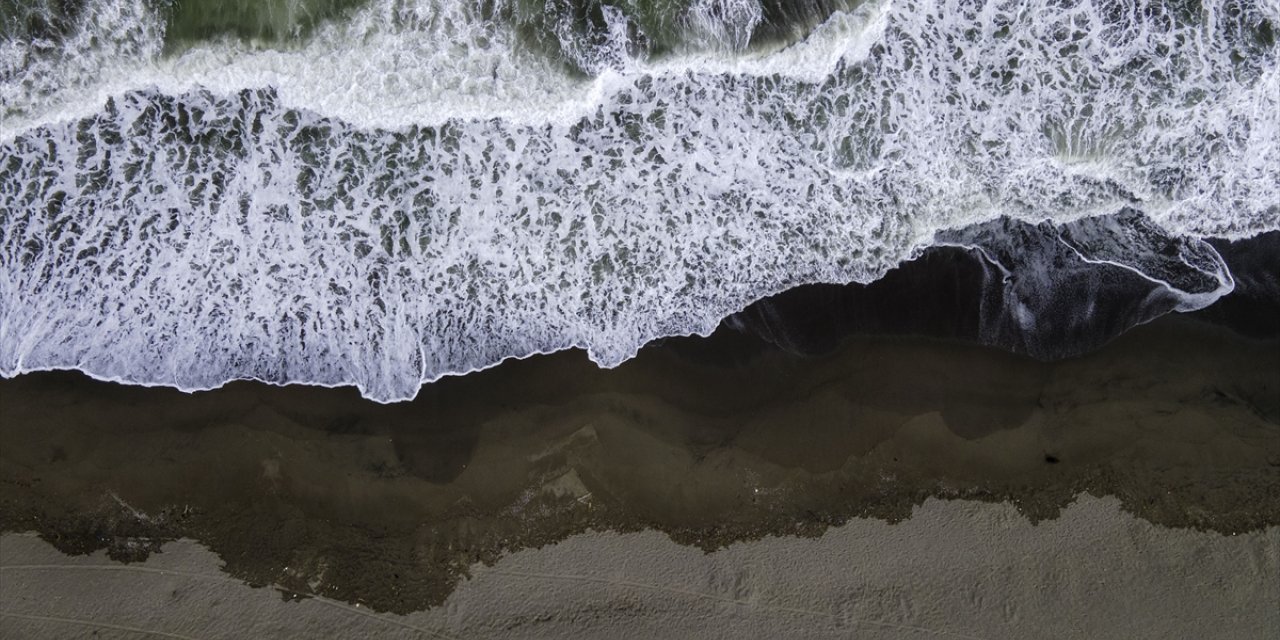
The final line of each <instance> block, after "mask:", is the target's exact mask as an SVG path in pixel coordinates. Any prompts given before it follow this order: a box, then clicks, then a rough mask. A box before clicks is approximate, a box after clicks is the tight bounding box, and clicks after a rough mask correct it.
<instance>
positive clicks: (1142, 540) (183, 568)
mask: <svg viewBox="0 0 1280 640" xmlns="http://www.w3.org/2000/svg"><path fill="white" fill-rule="evenodd" d="M0 548H2V551H0V563H2V568H0V570H2V572H3V573H2V574H0V575H3V580H4V589H3V595H2V596H0V610H2V611H3V613H4V617H3V618H0V622H2V623H3V626H4V629H5V635H6V637H9V638H14V639H18V638H52V637H62V638H74V637H107V638H111V637H121V638H127V637H142V636H144V635H148V634H150V635H152V636H158V637H172V638H208V639H213V638H243V637H286V636H287V637H301V638H328V637H385V638H557V637H575V638H657V637H667V638H689V637H704V638H777V637H808V638H827V637H829V638H848V637H858V638H1090V639H1102V638H1125V639H1130V638H1241V639H1243V638H1258V639H1265V638H1274V637H1276V635H1275V634H1276V629H1280V606H1278V605H1280V527H1270V528H1267V529H1266V530H1263V531H1256V532H1253V533H1248V534H1241V535H1235V536H1224V535H1220V534H1216V533H1202V532H1196V531H1190V530H1169V529H1164V528H1161V527H1159V526H1156V525H1152V524H1150V523H1147V522H1145V521H1142V520H1140V519H1137V518H1135V517H1133V516H1131V515H1128V514H1126V513H1124V512H1122V511H1121V509H1120V508H1119V502H1118V501H1117V500H1115V499H1098V498H1093V497H1087V496H1086V497H1084V498H1082V499H1081V500H1079V501H1078V502H1076V503H1075V504H1073V505H1071V506H1070V507H1068V508H1067V509H1065V510H1064V511H1063V513H1062V515H1061V517H1059V518H1057V519H1055V520H1052V521H1048V522H1043V523H1041V524H1039V525H1032V524H1031V523H1030V522H1028V521H1027V519H1026V518H1024V517H1022V516H1021V515H1019V514H1018V512H1017V510H1016V509H1014V508H1013V507H1012V506H1010V505H1007V504H991V503H981V502H971V501H940V500H929V501H927V502H925V503H924V504H923V505H922V506H921V507H919V508H918V509H916V511H915V513H914V515H913V516H912V517H911V518H910V519H908V520H906V521H904V522H901V523H898V524H887V523H885V522H883V521H880V520H875V519H855V520H853V521H851V522H849V523H848V524H845V525H843V526H840V527H836V528H833V529H831V530H829V531H828V532H827V533H826V534H824V535H823V536H821V537H819V538H816V539H800V538H793V537H782V538H774V537H770V538H765V539H763V540H759V541H754V542H746V543H737V544H733V545H730V546H729V547H728V548H725V549H723V550H721V551H718V552H714V553H710V554H708V553H703V552H701V551H699V550H697V549H693V548H690V547H686V546H682V545H679V544H676V543H674V542H672V541H671V540H670V539H669V538H667V537H666V536H664V535H662V534H660V533H655V532H642V533H630V534H616V533H589V534H582V535H577V536H573V537H571V538H569V539H567V540H564V541H562V542H559V543H556V544H553V545H550V546H548V547H545V548H542V549H537V550H525V551H520V552H517V553H515V554H512V555H510V556H508V557H506V558H503V559H502V560H500V561H499V562H497V563H496V564H495V565H493V566H492V567H475V568H474V572H473V577H472V578H471V579H470V580H467V581H465V582H463V583H462V585H461V586H460V587H459V588H458V589H457V590H456V591H455V592H454V593H453V594H452V595H451V596H450V597H449V599H448V600H447V601H446V603H445V604H444V606H443V607H440V608H436V609H432V610H429V611H426V612H418V613H413V614H409V615H407V616H402V615H395V614H388V613H374V612H371V611H369V610H368V609H367V608H364V607H356V606H352V605H349V604H345V603H340V602H336V601H333V600H328V599H318V598H312V599H304V600H300V601H288V600H286V599H284V598H282V597H281V596H280V594H279V593H277V592H276V591H273V590H271V589H266V588H260V589H254V588H251V587H249V586H246V585H245V584H243V583H241V582H240V581H238V580H235V579H231V578H228V577H227V576H226V575H225V574H223V573H222V572H221V571H219V561H218V558H217V556H215V555H214V554H213V553H211V552H210V551H208V550H207V549H205V548H203V547H202V546H200V545H199V544H197V543H194V542H191V541H187V540H182V541H177V542H173V543H170V544H168V545H165V547H164V552H163V553H159V554H154V555H152V556H151V557H150V558H149V559H148V560H147V561H145V562H141V563H135V564H129V565H121V564H118V563H115V562H112V561H111V560H108V559H107V558H105V557H104V555H103V554H102V553H97V554H94V555H91V556H82V557H67V556H64V555H63V554H61V553H58V552H57V551H56V550H54V549H53V548H51V547H50V546H48V545H47V544H45V543H44V542H41V541H40V540H38V539H36V538H35V537H33V536H30V535H23V534H8V535H6V536H5V537H4V538H2V539H0Z"/></svg>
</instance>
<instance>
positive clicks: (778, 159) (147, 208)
mask: <svg viewBox="0 0 1280 640" xmlns="http://www.w3.org/2000/svg"><path fill="white" fill-rule="evenodd" d="M460 4H467V3H460ZM702 5H706V6H708V7H715V6H723V9H722V10H717V11H718V13H717V11H710V10H709V11H708V13H706V14H705V16H715V15H720V14H724V15H725V16H727V19H731V20H733V21H734V22H732V24H731V25H729V26H726V27H725V29H726V30H725V31H724V33H725V34H731V32H732V30H733V29H741V28H743V27H742V25H744V24H749V23H751V20H754V18H750V16H748V17H747V18H743V15H745V14H742V13H741V12H740V11H738V10H737V9H735V7H738V8H740V7H745V6H747V5H746V4H742V3H736V2H735V3H729V2H724V3H716V2H713V3H702V4H700V5H698V6H702ZM443 6H444V5H439V6H438V5H434V4H412V3H409V2H407V1H398V2H393V3H382V4H375V5H372V6H371V7H370V8H369V9H367V10H366V11H365V12H363V13H359V14H356V15H355V16H353V17H352V18H351V19H350V20H349V21H347V22H344V23H342V24H333V25H329V26H327V27H323V28H318V31H317V34H316V35H315V36H314V37H313V38H312V39H311V40H308V41H307V43H305V45H300V46H299V47H298V48H294V49H288V50H283V51H277V50H264V49H253V48H246V46H245V45H243V44H237V43H232V42H222V43H221V44H218V43H212V44H206V45H201V47H197V48H196V49H193V50H191V51H188V52H187V53H185V54H182V55H181V56H178V57H176V58H164V57H155V56H152V57H148V56H149V55H150V54H145V55H144V54H139V55H140V56H141V59H143V60H144V61H143V62H139V63H138V66H137V69H136V73H135V72H133V71H129V68H128V64H127V63H121V64H122V65H123V66H122V67H120V68H119V69H117V71H113V72H111V73H104V74H99V75H100V76H101V77H91V76H90V75H88V72H84V74H85V75H81V76H76V75H75V74H77V73H81V72H80V71H76V70H75V69H70V70H62V71H58V72H56V73H63V74H65V75H64V76H57V75H56V73H55V72H53V71H49V72H48V73H50V74H54V75H53V76H50V77H55V79H56V82H55V81H52V80H51V81H50V84H48V85H47V86H46V85H40V86H41V87H43V88H27V85H22V86H19V87H18V88H17V89H14V88H13V87H14V86H17V85H15V84H14V83H19V84H21V83H24V82H28V81H29V79H30V78H29V77H28V76H30V74H29V73H28V72H26V71H23V69H27V68H28V67H22V66H21V65H19V66H18V67H17V68H18V69H19V70H18V71H17V72H16V73H15V72H11V71H7V72H6V76H5V78H4V79H3V82H4V83H5V85H4V87H5V88H4V91H5V93H4V94H3V95H4V96H5V100H6V104H5V105H4V109H5V111H4V113H5V114H6V116H5V117H6V121H5V131H4V137H3V142H0V216H3V217H2V218H0V222H2V224H0V233H2V234H3V235H0V259H2V262H3V268H2V269H0V373H3V374H4V375H15V374H17V373H20V372H22V371H28V370H33V369H43V368H72V367H73V368H78V369H81V370H84V371H87V372H90V373H93V374H95V375H98V376H102V377H108V378H116V379H122V380H127V381H131V382H137V383H154V384H167V385H173V386H178V387H181V388H184V389H196V388H207V387H213V386H217V385H219V384H222V383H223V382H226V381H228V380H231V379H236V378H245V377H252V378H257V379H262V380H268V381H272V382H280V383H285V382H307V383H315V384H329V385H335V384H356V385H358V386H359V387H360V388H361V390H362V392H363V393H364V394H365V395H366V396H368V397H370V398H373V399H376V400H380V401H389V400H396V399H402V398H408V397H412V396H413V395H414V394H415V393H416V392H417V389H418V387H419V386H420V384H421V383H422V382H424V381H428V380H432V379H435V378H437V377H439V376H441V375H445V374H451V373H463V372H467V371H471V370H474V369H478V368H483V367H487V366H491V365H493V364H495V363H497V362H499V361H501V360H502V359H504V358H507V357H513V356H517V357H518V356H525V355H529V354H533V353H539V352H549V351H555V350H559V349H564V348H568V347H574V346H576V347H582V348H584V349H586V350H587V351H588V352H589V354H590V356H591V358H592V359H593V360H594V361H596V362H597V363H599V364H601V365H603V366H613V365H616V364H618V363H620V362H622V361H624V360H626V359H627V358H629V357H631V356H632V355H634V353H635V352H636V350H637V349H638V348H639V347H640V346H642V345H643V344H645V343H646V342H648V341H650V340H653V339H655V338H658V337H662V336H669V335H678V334H692V333H703V334H705V333H708V332H710V331H711V330H712V329H713V328H714V327H715V326H716V324H717V323H718V322H719V321H720V319H721V318H723V317H724V316H726V315H727V314H729V313H732V312H734V311H736V310H738V309H740V308H742V307H743V306H744V305H746V304H748V303H749V302H751V301H753V300H756V299H759V298H761V297H763V296H765V295H768V294H772V293H775V292H778V291H780V290H782V289H785V288H788V287H791V286H794V285H797V284H801V283H808V282H818V281H825V282H850V281H860V282H866V281H870V280H873V279H875V278H878V277H879V276H880V275H882V274H883V273H884V272H885V271H886V270H888V269H890V268H892V267H893V266H895V265H896V264H898V263H899V262H901V261H902V260H904V259H907V258H909V257H911V256H912V255H914V254H915V253H916V252H918V251H919V250H920V249H921V248H922V247H925V246H928V245H930V244H932V243H934V242H935V236H936V235H937V234H939V233H943V234H944V235H945V234H946V233H947V232H949V231H952V230H956V229H962V228H965V227H968V226H971V225H974V224H978V223H982V222H986V221H990V220H993V219H997V218H999V217H1001V216H1005V217H1008V218H1011V219H1016V220H1026V221H1050V222H1053V223H1055V224H1059V225H1069V224H1070V223H1072V222H1073V221H1076V220H1079V219H1081V218H1084V217H1089V216H1097V215H1104V214H1114V213H1116V212H1118V211H1121V210H1131V211H1137V212H1141V213H1142V214H1144V215H1143V216H1142V217H1141V218H1140V220H1142V221H1144V222H1142V224H1149V225H1153V226H1152V229H1154V230H1156V231H1158V232H1159V233H1160V234H1165V235H1168V236H1171V237H1176V236H1179V235H1187V236H1197V237H1198V236H1207V235H1215V236H1229V237H1238V236H1245V235H1250V234H1253V233H1257V232H1260V231H1263V230H1267V229H1274V228H1277V226H1280V221H1278V218H1280V104H1278V103H1280V71H1278V70H1277V64H1276V57H1277V50H1276V44H1275V41H1274V36H1273V35H1272V31H1271V29H1272V26H1271V25H1273V24H1274V23H1275V21H1276V20H1277V19H1280V16H1278V15H1277V13H1278V10H1277V7H1276V6H1275V5H1274V4H1273V3H1272V4H1267V3H1258V4H1255V3H1250V2H1210V3H1205V4H1204V6H1200V5H1199V4H1198V3H1194V7H1193V6H1192V5H1191V4H1183V3H1178V2H1158V1H1156V2H1137V3H1132V2H1128V3H1113V2H1107V1H1104V0H1093V1H1082V2H1070V1H1066V0H1060V1H1046V0H990V1H988V2H960V1H958V0H957V1H954V2H953V1H949V0H903V1H900V2H889V3H886V4H883V5H866V6H864V7H862V8H861V9H860V10H859V11H857V12H855V13H853V14H843V13H842V14H838V15H836V16H834V17H833V18H832V19H831V20H830V21H828V22H827V23H825V24H824V25H823V26H821V27H819V28H818V29H816V30H815V31H814V32H813V33H812V34H810V35H809V37H808V39H806V40H805V41H804V42H800V43H797V44H795V45H793V46H790V47H788V48H785V49H782V50H747V51H736V52H730V51H727V50H726V49H725V48H723V47H713V48H708V49H705V50H703V51H695V52H690V53H685V54H681V55H679V56H675V57H671V58H664V59H648V60H646V59H630V60H629V61H628V62H626V64H623V65H620V66H615V67H609V68H608V69H607V70H604V71H602V72H601V75H600V76H598V77H595V78H587V79H582V78H576V77H575V76H574V75H573V74H571V73H569V72H567V71H565V70H564V69H563V68H561V67H558V66H557V65H556V64H555V63H554V61H546V60H543V61H541V62H539V61H537V58H536V56H535V55H534V53H533V52H530V51H522V50H520V49H519V47H518V46H517V45H516V44H515V41H514V40H511V39H510V36H511V34H510V33H508V32H507V31H504V27H503V26H502V25H500V24H494V23H491V22H484V21H483V17H482V16H475V15H471V14H470V13H468V12H467V11H464V10H461V9H459V10H457V11H455V12H453V13H448V12H444V13H441V11H443V10H442V9H441V7H443ZM449 6H452V5H449ZM424 7H425V8H424ZM418 9H422V10H424V11H425V10H426V9H431V10H433V11H436V13H433V14H430V15H432V16H435V17H436V18H437V19H433V20H418V18H421V17H422V15H424V14H419V13H414V11H417V10H418ZM730 9H734V10H733V11H730ZM391 10H395V11H399V12H400V13H397V14H395V15H397V16H400V17H399V18H398V19H397V20H396V21H392V22H391V23H389V24H391V25H392V26H391V27H386V26H375V25H376V24H378V23H376V21H374V20H373V18H374V17H376V16H380V15H387V14H383V13H378V12H379V11H383V12H385V11H391ZM415 16H417V17H416V18H415ZM705 16H704V17H705ZM446 18H448V19H446ZM706 19H708V20H709V19H711V18H710V17H706ZM450 20H452V22H451V21H450ZM744 20H745V22H744ZM730 26H732V29H730V28H729V27H730ZM86 28H87V27H86ZM415 29H420V30H425V31H423V32H424V33H428V34H442V33H450V34H453V35H454V36H456V38H457V42H456V43H455V44H446V43H445V42H443V41H441V40H433V39H431V38H425V39H423V40H421V41H418V44H416V45H415V44H413V43H414V42H415V41H414V40H413V38H412V37H411V36H412V35H413V34H414V33H415ZM361 30H363V31H361ZM433 30H434V31H433ZM704 30H705V29H704ZM146 33H151V32H146ZM351 33H363V34H364V36H363V40H360V42H357V41H356V40H351V39H350V38H349V35H350V34H351ZM708 33H710V32H708ZM106 37H107V36H106V35H105V34H104V35H102V37H101V38H100V40H101V39H103V38H106ZM148 37H149V36H148ZM717 37H719V36H717ZM726 37H729V36H726ZM731 37H733V38H737V37H738V36H736V35H733V36H731ZM361 43H364V44H361ZM368 43H373V44H371V45H370V44H368ZM348 45H350V46H349V47H348ZM366 45H368V46H366ZM6 46H7V45H6ZM415 47H416V48H415ZM55 48H56V47H55ZM375 50H376V51H381V52H382V53H378V54H374V53H372V52H373V51H375ZM5 51H6V52H7V51H9V50H8V49H6V50H5ZM139 51H143V49H139ZM5 55H9V54H8V53H6V54H5ZM49 55H54V54H49ZM157 56H158V54H157ZM4 60H5V61H6V64H9V61H10V59H9V58H5V59H4ZM424 60H426V61H430V64H431V65H436V66H435V67H430V68H432V69H435V68H440V69H443V68H445V67H446V66H448V65H446V64H445V63H446V62H447V61H449V60H461V61H470V62H471V63H472V64H471V65H470V66H457V68H453V67H450V69H452V71H450V72H449V73H451V74H452V75H448V74H446V75H445V76H442V77H444V78H445V79H444V80H442V81H440V82H434V81H432V80H430V79H429V78H428V77H427V76H424V75H421V74H420V73H419V72H418V69H419V67H418V65H419V64H420V63H421V62H422V61H424ZM213 61H220V62H219V64H220V65H221V66H218V65H217V64H215V63H214V62H213ZM23 64H29V65H36V64H43V63H41V62H39V61H38V60H36V61H34V62H32V61H28V62H25V63H23ZM490 65H496V66H490ZM121 69H122V70H121ZM354 69H364V71H362V72H357V73H353V72H352V70H354ZM228 70H229V71H228ZM42 73H44V72H42ZM24 74H27V75H24ZM415 74H416V75H415ZM504 74H506V75H504ZM14 78H17V79H16V80H15V79H14ZM321 78H323V79H324V80H323V82H321V81H320V79H321ZM508 80H510V81H511V83H515V84H510V83H508ZM468 81H469V82H471V83H472V84H470V85H467V84H466V82H468ZM441 82H442V83H443V84H441ZM450 82H458V83H462V84H455V85H449V84H448V83H450ZM544 82H545V83H546V86H547V87H550V88H549V89H539V90H535V89H530V87H538V86H541V85H540V83H544ZM32 86H35V85H32ZM515 86H518V87H523V88H512V87H515ZM521 96H524V97H523V98H522V97H521ZM521 104H527V105H528V108H527V109H523V110H522V109H520V108H519V107H520V105H521ZM86 105H92V110H91V111H85V109H86ZM566 105H572V106H571V107H569V106H566ZM81 112H83V113H84V114H83V115H77V114H80V113H81ZM72 115H76V117H71V116H72ZM1135 219H1139V218H1135ZM1134 224H1137V223H1134ZM1090 228H1091V229H1094V230H1095V231H1091V232H1090V233H1088V234H1084V233H1083V232H1078V233H1074V235H1073V232H1071V231H1070V230H1068V231H1066V232H1064V233H1066V236H1064V237H1065V238H1066V239H1065V240H1064V242H1067V243H1068V245H1069V246H1075V247H1077V248H1078V249H1079V250H1080V252H1081V255H1082V256H1083V255H1086V254H1087V255H1088V256H1091V257H1092V258H1091V259H1099V260H1108V261H1112V262H1115V263H1118V264H1125V265H1131V266H1133V268H1135V269H1144V268H1147V267H1143V266H1142V265H1148V266H1149V268H1150V269H1153V270H1156V271H1157V272H1153V273H1151V274H1148V275H1149V278H1150V279H1152V280H1153V281H1159V282H1164V283H1167V284H1169V289H1170V291H1174V292H1176V293H1177V295H1181V296H1184V298H1183V300H1184V301H1183V303H1181V305H1180V306H1182V307H1183V308H1195V307H1198V306H1203V304H1207V303H1208V302H1211V301H1212V299H1214V298H1216V296H1218V295H1221V293H1222V292H1223V291H1225V290H1229V288H1230V287H1229V277H1226V278H1225V279H1224V278H1223V277H1220V274H1218V272H1217V271H1216V270H1215V269H1216V266H1215V264H1216V263H1214V262H1213V256H1212V255H1210V253H1211V252H1212V250H1211V249H1207V250H1206V251H1208V252H1209V253H1204V252H1203V251H1201V250H1200V249H1196V250H1195V251H1188V252H1183V253H1182V254H1176V255H1174V256H1172V257H1169V256H1165V257H1163V258H1160V259H1156V258H1155V257H1153V256H1147V255H1139V254H1142V252H1151V251H1157V250H1158V249H1159V248H1160V247H1162V246H1167V244H1168V243H1164V244H1161V243H1152V242H1141V241H1136V240H1135V238H1141V237H1143V234H1144V233H1145V232H1144V231H1143V229H1142V228H1139V227H1136V226H1131V227H1126V228H1125V230H1124V231H1123V232H1119V231H1116V232H1108V231H1107V230H1106V229H1105V228H1103V230H1102V231H1096V229H1098V227H1096V226H1094V227H1090ZM942 241H946V238H945V237H944V238H942ZM1071 243H1075V244H1074V245H1072V244H1071ZM1188 246H1190V245H1188ZM1179 265H1181V266H1179ZM1197 274H1200V275H1197ZM1204 274H1210V276H1205V275H1204ZM1213 274H1218V275H1213ZM1204 283H1208V284H1204Z"/></svg>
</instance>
